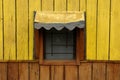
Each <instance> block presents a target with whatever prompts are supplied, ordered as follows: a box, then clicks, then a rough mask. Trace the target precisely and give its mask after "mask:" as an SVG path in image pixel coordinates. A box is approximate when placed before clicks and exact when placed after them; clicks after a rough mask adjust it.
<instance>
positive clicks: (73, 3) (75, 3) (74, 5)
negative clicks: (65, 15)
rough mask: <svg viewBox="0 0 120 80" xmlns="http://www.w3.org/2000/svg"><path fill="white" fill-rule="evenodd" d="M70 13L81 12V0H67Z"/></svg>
mask: <svg viewBox="0 0 120 80" xmlns="http://www.w3.org/2000/svg"><path fill="white" fill-rule="evenodd" d="M67 10H68V11H79V0H67Z"/></svg>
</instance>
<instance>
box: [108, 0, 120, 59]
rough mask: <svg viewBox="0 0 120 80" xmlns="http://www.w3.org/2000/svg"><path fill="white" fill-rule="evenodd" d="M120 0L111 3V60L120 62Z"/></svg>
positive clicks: (113, 0)
mask: <svg viewBox="0 0 120 80" xmlns="http://www.w3.org/2000/svg"><path fill="white" fill-rule="evenodd" d="M119 10H120V0H112V3H111V31H110V59H111V60H120V11H119Z"/></svg>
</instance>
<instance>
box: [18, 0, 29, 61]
mask: <svg viewBox="0 0 120 80" xmlns="http://www.w3.org/2000/svg"><path fill="white" fill-rule="evenodd" d="M16 5H17V60H28V0H17V4H16ZM21 6H22V7H21Z"/></svg>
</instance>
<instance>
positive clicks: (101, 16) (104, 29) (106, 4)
mask: <svg viewBox="0 0 120 80" xmlns="http://www.w3.org/2000/svg"><path fill="white" fill-rule="evenodd" d="M109 11H110V0H105V1H104V0H98V24H97V60H108V53H109V52H108V50H109V49H108V48H109V19H110V18H109V17H110V15H109V14H110V13H109Z"/></svg>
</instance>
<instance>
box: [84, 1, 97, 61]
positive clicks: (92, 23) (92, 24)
mask: <svg viewBox="0 0 120 80" xmlns="http://www.w3.org/2000/svg"><path fill="white" fill-rule="evenodd" d="M96 5H97V0H87V11H86V55H87V56H86V58H87V59H88V60H95V59H96V12H97V11H96V10H97V6H96Z"/></svg>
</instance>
